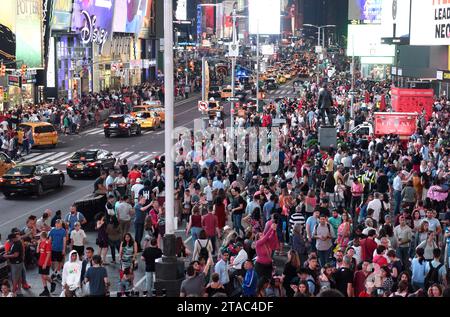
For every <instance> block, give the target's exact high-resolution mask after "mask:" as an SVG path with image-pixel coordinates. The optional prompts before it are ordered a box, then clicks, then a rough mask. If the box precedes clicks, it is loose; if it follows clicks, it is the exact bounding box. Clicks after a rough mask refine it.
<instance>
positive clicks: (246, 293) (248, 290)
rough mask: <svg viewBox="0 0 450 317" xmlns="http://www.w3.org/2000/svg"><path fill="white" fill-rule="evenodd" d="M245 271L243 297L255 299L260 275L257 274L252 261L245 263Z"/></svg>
mask: <svg viewBox="0 0 450 317" xmlns="http://www.w3.org/2000/svg"><path fill="white" fill-rule="evenodd" d="M244 269H245V270H246V273H245V277H244V281H243V282H242V296H243V297H255V296H256V288H257V287H258V275H257V274H256V272H255V269H254V265H253V262H252V261H250V260H247V261H245V263H244Z"/></svg>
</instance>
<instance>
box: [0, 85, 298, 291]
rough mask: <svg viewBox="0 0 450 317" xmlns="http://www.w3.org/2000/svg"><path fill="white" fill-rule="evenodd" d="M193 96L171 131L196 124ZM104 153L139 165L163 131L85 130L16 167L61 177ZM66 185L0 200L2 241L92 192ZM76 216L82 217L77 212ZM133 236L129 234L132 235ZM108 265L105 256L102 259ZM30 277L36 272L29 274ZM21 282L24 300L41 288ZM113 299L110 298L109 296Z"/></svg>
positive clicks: (179, 107) (274, 94) (112, 272)
mask: <svg viewBox="0 0 450 317" xmlns="http://www.w3.org/2000/svg"><path fill="white" fill-rule="evenodd" d="M278 96H283V97H284V96H288V97H289V96H292V97H293V96H294V94H293V92H292V88H291V83H290V82H287V83H286V84H284V85H282V86H280V87H279V88H278V89H277V90H273V91H271V92H270V93H269V94H267V98H268V100H269V98H270V100H272V99H275V98H278ZM198 99H199V96H191V97H190V98H188V99H186V100H179V101H177V102H176V103H175V109H174V112H175V127H186V128H189V129H192V128H193V124H194V120H195V119H197V118H200V113H199V111H198V106H197V101H198ZM223 104H224V105H225V114H226V119H225V124H226V125H229V122H230V121H229V116H230V111H229V103H227V102H223ZM94 148H100V149H106V150H108V151H111V152H112V153H113V154H114V156H115V157H116V158H118V159H119V158H120V159H123V158H125V159H127V160H128V165H129V167H131V166H132V165H133V164H142V163H144V162H145V161H147V160H152V159H153V158H154V157H156V156H158V155H161V154H162V153H163V151H164V127H163V128H162V129H160V130H156V131H144V132H143V133H142V136H132V137H130V138H126V137H112V138H108V139H107V138H105V136H104V133H103V128H102V127H97V128H89V129H87V130H85V131H81V132H80V133H79V134H76V135H68V136H65V135H60V142H59V143H58V146H57V147H56V148H55V149H33V151H32V153H31V154H29V155H27V156H25V157H24V161H22V162H21V163H33V162H34V163H48V164H51V165H53V166H55V167H57V168H59V169H61V170H63V171H64V172H65V166H66V163H67V161H68V159H69V158H70V157H71V156H72V154H73V153H74V152H75V151H77V150H80V149H94ZM65 180H66V182H65V185H64V187H63V189H62V190H49V191H48V192H47V193H46V194H45V195H44V196H42V197H36V196H20V197H14V198H12V199H9V200H7V199H5V198H4V197H3V195H1V197H0V201H1V203H0V234H1V235H2V237H6V236H7V235H8V234H9V232H10V230H11V229H12V228H15V227H17V228H19V229H21V228H23V227H24V226H25V221H26V219H27V217H28V216H30V215H35V216H36V217H38V218H39V217H40V216H42V213H43V212H44V211H45V210H46V209H50V210H52V211H53V212H55V211H56V210H61V211H62V214H63V217H64V215H65V214H67V213H68V211H69V207H70V206H71V205H72V203H73V202H75V201H77V200H79V199H81V198H83V197H85V196H87V195H89V194H91V193H92V192H93V183H94V179H92V178H81V179H75V180H73V179H70V178H69V177H67V174H66V179H65ZM80 212H83V211H82V210H80ZM179 229H180V230H178V233H177V234H178V235H180V236H181V237H182V238H183V240H184V241H185V243H186V245H187V247H188V248H190V249H191V250H192V249H193V245H192V242H191V238H190V237H186V236H185V233H184V230H182V229H183V228H179ZM132 232H133V229H132ZM87 235H88V239H87V240H88V243H87V245H86V246H91V247H93V248H94V250H97V246H96V245H95V240H96V237H97V233H96V232H87ZM108 257H109V259H110V257H111V255H110V254H109V255H108ZM106 268H107V270H108V274H109V277H110V279H111V281H112V287H111V291H112V292H114V291H116V289H117V282H118V281H119V264H115V265H112V264H111V265H109V266H106ZM35 271H36V272H35ZM27 282H28V283H29V284H30V285H31V286H32V288H31V290H28V291H24V294H25V296H37V295H38V293H39V292H40V291H41V288H42V285H41V280H40V276H39V275H38V274H37V269H36V270H33V271H29V273H28V274H27ZM135 283H136V285H135V287H136V289H137V290H141V291H143V290H144V288H145V277H144V270H143V266H142V265H141V266H140V268H139V269H138V270H137V271H136V274H135ZM59 293H60V285H59V284H58V286H57V289H56V292H55V293H54V295H55V294H59ZM113 294H114V293H113Z"/></svg>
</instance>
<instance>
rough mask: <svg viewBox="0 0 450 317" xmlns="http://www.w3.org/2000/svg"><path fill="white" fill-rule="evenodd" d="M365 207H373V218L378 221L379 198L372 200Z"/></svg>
mask: <svg viewBox="0 0 450 317" xmlns="http://www.w3.org/2000/svg"><path fill="white" fill-rule="evenodd" d="M367 209H373V219H375V220H376V221H377V223H378V222H380V211H381V201H380V200H379V199H374V200H372V201H371V202H370V203H369V204H368V205H367Z"/></svg>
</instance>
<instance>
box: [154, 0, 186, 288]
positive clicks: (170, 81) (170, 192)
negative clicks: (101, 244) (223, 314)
mask: <svg viewBox="0 0 450 317" xmlns="http://www.w3.org/2000/svg"><path fill="white" fill-rule="evenodd" d="M172 14H173V12H172V0H164V89H165V94H164V108H165V116H166V120H165V129H164V149H165V171H164V172H165V175H164V176H165V210H166V217H165V219H166V224H165V231H166V232H165V235H164V242H163V252H164V255H163V257H162V259H158V260H157V261H156V263H155V265H156V266H155V269H156V281H155V288H156V289H157V290H163V289H165V290H166V296H168V297H177V296H179V294H180V286H181V281H182V280H183V275H182V274H180V273H179V272H182V271H183V269H184V264H183V262H181V261H178V260H177V257H176V237H175V223H174V220H175V219H174V216H175V215H174V205H175V204H174V198H175V197H174V184H175V180H174V160H173V157H172V147H173V141H172V133H173V129H174V120H173V104H174V96H173V91H174V88H173V87H174V78H173V69H174V66H173V21H172ZM180 269H181V271H180Z"/></svg>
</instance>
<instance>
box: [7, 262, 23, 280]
mask: <svg viewBox="0 0 450 317" xmlns="http://www.w3.org/2000/svg"><path fill="white" fill-rule="evenodd" d="M9 267H10V269H11V280H12V281H13V283H18V282H19V281H20V280H21V279H22V270H23V263H18V264H13V263H11V264H10V265H9Z"/></svg>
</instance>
